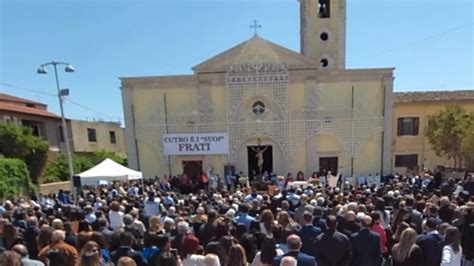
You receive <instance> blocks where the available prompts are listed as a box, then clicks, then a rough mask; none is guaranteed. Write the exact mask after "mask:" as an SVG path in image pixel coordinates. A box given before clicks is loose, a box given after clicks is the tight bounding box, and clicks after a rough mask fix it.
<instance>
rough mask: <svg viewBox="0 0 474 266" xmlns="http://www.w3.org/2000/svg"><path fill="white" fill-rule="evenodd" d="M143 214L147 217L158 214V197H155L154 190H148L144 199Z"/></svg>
mask: <svg viewBox="0 0 474 266" xmlns="http://www.w3.org/2000/svg"><path fill="white" fill-rule="evenodd" d="M144 204H145V207H144V211H145V215H146V216H148V217H151V216H159V215H160V199H159V198H155V193H154V192H149V193H148V197H147V198H146V199H145V202H144Z"/></svg>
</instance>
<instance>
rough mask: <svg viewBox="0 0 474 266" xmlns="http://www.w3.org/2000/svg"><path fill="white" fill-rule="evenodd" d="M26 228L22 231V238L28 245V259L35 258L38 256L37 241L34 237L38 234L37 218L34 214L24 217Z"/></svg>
mask: <svg viewBox="0 0 474 266" xmlns="http://www.w3.org/2000/svg"><path fill="white" fill-rule="evenodd" d="M26 225H27V227H26V230H25V232H23V240H24V241H25V244H26V246H27V247H28V256H29V257H30V259H34V260H36V259H37V258H38V243H37V241H36V238H37V237H38V235H39V228H38V218H36V217H35V216H31V217H28V218H27V219H26Z"/></svg>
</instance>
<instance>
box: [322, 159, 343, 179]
mask: <svg viewBox="0 0 474 266" xmlns="http://www.w3.org/2000/svg"><path fill="white" fill-rule="evenodd" d="M338 167H339V166H338V158H337V157H320V158H319V172H320V173H321V174H322V175H327V172H328V171H331V173H332V174H333V175H337V172H338Z"/></svg>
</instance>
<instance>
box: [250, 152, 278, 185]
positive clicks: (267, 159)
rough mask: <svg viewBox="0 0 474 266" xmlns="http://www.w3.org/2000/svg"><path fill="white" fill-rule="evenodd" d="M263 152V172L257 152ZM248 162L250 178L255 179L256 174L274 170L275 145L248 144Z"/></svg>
mask: <svg viewBox="0 0 474 266" xmlns="http://www.w3.org/2000/svg"><path fill="white" fill-rule="evenodd" d="M259 149H260V152H262V155H263V164H262V172H261V173H260V171H259V170H260V169H259V167H258V159H257V152H258V151H259ZM247 163H248V166H249V178H250V180H253V178H254V176H256V175H261V174H263V173H264V172H265V171H267V172H268V173H270V171H272V170H273V147H272V145H266V146H263V145H262V146H247Z"/></svg>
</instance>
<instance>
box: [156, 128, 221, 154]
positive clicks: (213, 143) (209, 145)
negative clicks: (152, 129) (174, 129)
mask: <svg viewBox="0 0 474 266" xmlns="http://www.w3.org/2000/svg"><path fill="white" fill-rule="evenodd" d="M163 147H164V153H165V154H166V155H202V154H228V153H229V134H227V133H200V134H164V135H163Z"/></svg>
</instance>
